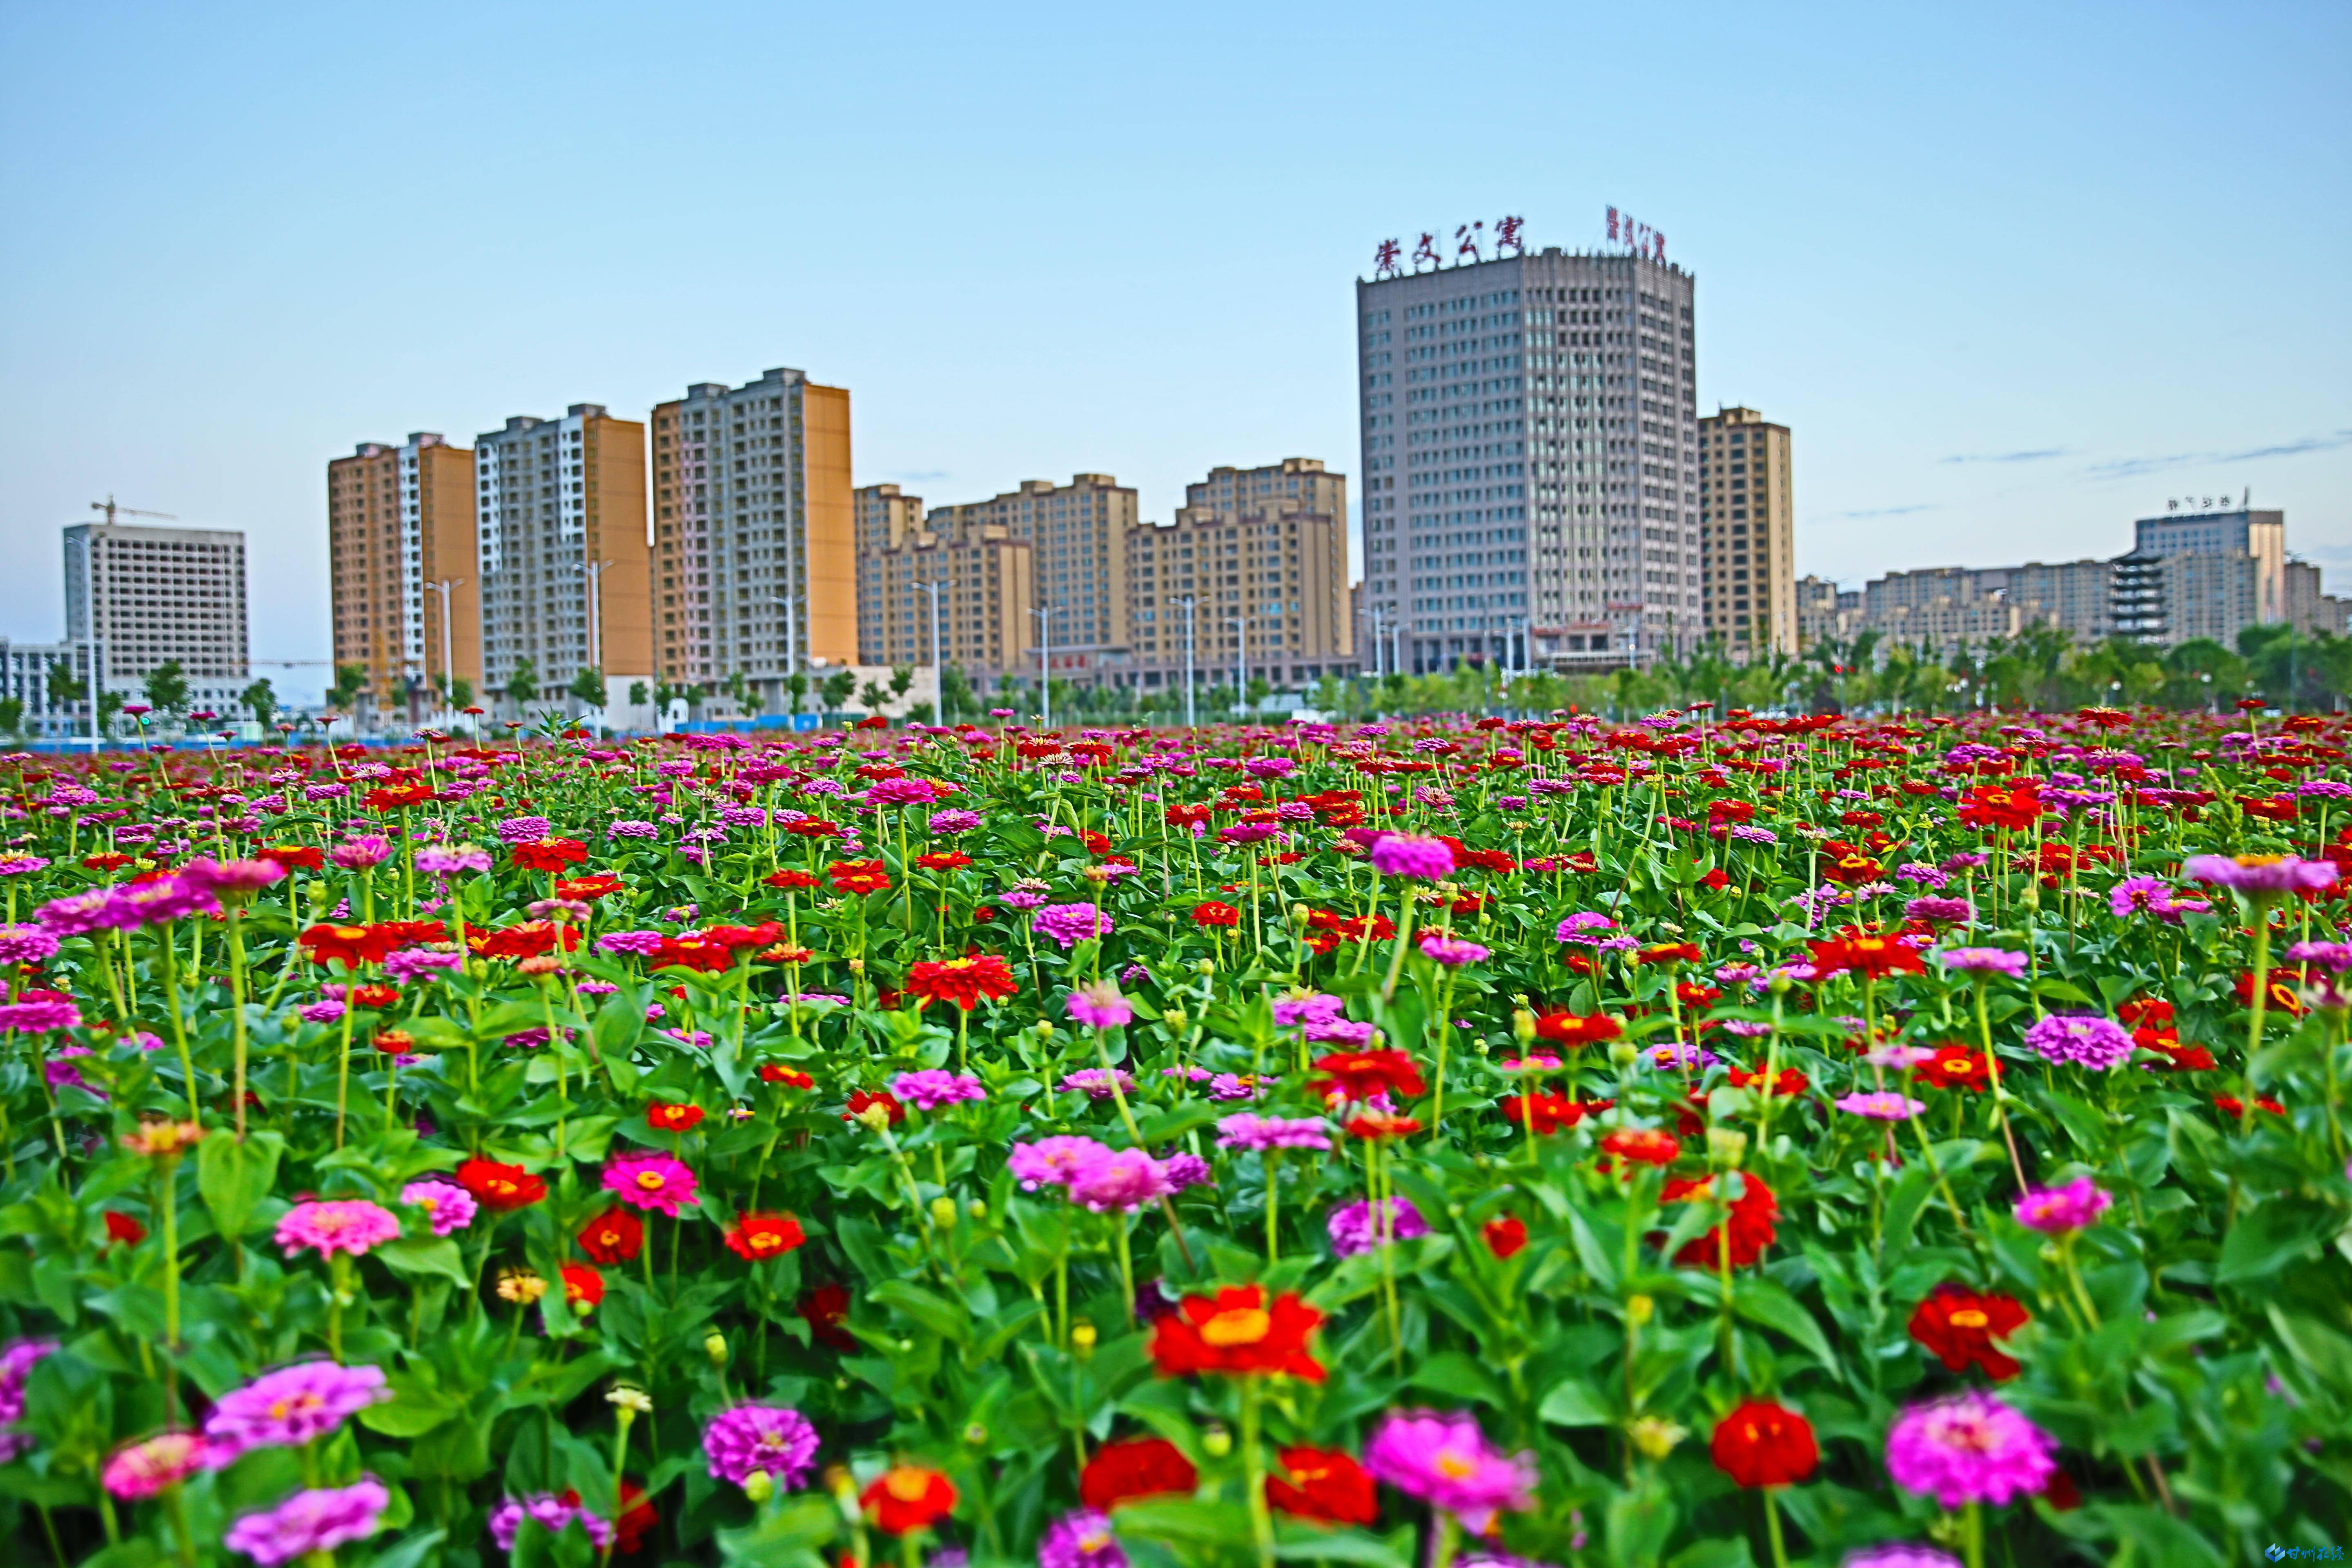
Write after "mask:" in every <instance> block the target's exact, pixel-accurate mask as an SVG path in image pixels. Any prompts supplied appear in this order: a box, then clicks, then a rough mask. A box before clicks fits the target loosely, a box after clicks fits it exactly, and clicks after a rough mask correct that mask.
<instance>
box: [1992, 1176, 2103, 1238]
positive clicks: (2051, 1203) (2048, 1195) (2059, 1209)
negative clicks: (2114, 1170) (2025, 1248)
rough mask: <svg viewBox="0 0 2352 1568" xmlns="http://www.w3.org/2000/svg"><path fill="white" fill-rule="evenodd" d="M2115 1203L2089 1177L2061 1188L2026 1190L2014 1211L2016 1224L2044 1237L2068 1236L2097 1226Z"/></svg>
mask: <svg viewBox="0 0 2352 1568" xmlns="http://www.w3.org/2000/svg"><path fill="white" fill-rule="evenodd" d="M2115 1201H2116V1200H2115V1199H2114V1198H2113V1197H2112V1196H2110V1195H2109V1194H2106V1193H2105V1192H2103V1191H2101V1190H2100V1189H2099V1187H2098V1186H2097V1185H2095V1184H2094V1183H2093V1182H2092V1180H2091V1178H2090V1177H2088V1176H2077V1177H2075V1178H2074V1180H2073V1181H2071V1182H2069V1183H2067V1184H2065V1185H2064V1186H2063V1187H2029V1188H2027V1189H2026V1193H2025V1195H2024V1196H2023V1197H2021V1198H2020V1199H2018V1200H2017V1207H2016V1209H2015V1210H2014V1211H2013V1212H2014V1213H2015V1214H2016V1215H2017V1223H2018V1224H2020V1225H2021V1226H2024V1227H2025V1228H2026V1229H2028V1230H2038V1231H2041V1232H2042V1234H2043V1235H2045V1236H2071V1235H2073V1234H2074V1232H2075V1231H2078V1230H2082V1229H2084V1228H2086V1227H2088V1226H2093V1225H2095V1224H2097V1223H2098V1219H2099V1216H2100V1215H2103V1214H2105V1213H2106V1212H2107V1208H2108V1206H2109V1205H2112V1204H2113V1203H2114V1202H2115Z"/></svg>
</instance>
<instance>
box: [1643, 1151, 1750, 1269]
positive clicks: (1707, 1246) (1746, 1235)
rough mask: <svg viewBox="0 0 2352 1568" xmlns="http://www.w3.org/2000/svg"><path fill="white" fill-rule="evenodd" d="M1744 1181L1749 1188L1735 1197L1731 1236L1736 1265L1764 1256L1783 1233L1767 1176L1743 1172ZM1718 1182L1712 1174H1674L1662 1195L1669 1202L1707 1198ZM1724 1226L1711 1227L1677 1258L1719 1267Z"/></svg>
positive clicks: (1687, 1263) (1695, 1265) (1689, 1263)
mask: <svg viewBox="0 0 2352 1568" xmlns="http://www.w3.org/2000/svg"><path fill="white" fill-rule="evenodd" d="M1740 1180H1741V1182H1742V1183H1743V1184H1745V1187H1744V1190H1743V1191H1742V1192H1741V1194H1740V1195H1739V1196H1738V1197H1736V1198H1734V1199H1732V1200H1731V1233H1730V1236H1729V1237H1728V1240H1729V1244H1730V1253H1731V1266H1732V1267H1733V1268H1747V1267H1748V1265H1750V1264H1752V1263H1754V1262H1755V1261H1756V1260H1757V1259H1758V1258H1761V1257H1763V1256H1764V1249H1765V1248H1766V1247H1769V1246H1771V1245H1772V1243H1773V1241H1774V1240H1775V1239H1776V1238H1777V1237H1779V1235H1780V1232H1779V1231H1778V1230H1777V1229H1775V1228H1774V1226H1773V1222H1774V1221H1775V1220H1777V1219H1779V1218H1780V1203H1779V1201H1778V1200H1777V1199H1775V1198H1774V1197H1773V1196H1772V1189H1771V1188H1770V1187H1768V1186H1766V1185H1765V1184H1764V1178H1762V1177H1761V1176H1759V1175H1757V1174H1756V1173H1754V1172H1752V1171H1749V1172H1745V1173H1742V1174H1741V1176H1740ZM1714 1182H1715V1178H1714V1177H1712V1176H1701V1177H1699V1178H1697V1179H1696V1180H1685V1179H1683V1178H1681V1177H1670V1178H1668V1180H1667V1182H1666V1185H1665V1190H1664V1192H1662V1193H1660V1194H1658V1195H1659V1197H1660V1198H1661V1199H1662V1200H1663V1201H1664V1202H1666V1203H1674V1202H1676V1201H1677V1200H1682V1199H1689V1200H1693V1201H1706V1200H1709V1199H1710V1198H1711V1196H1712V1194H1713V1193H1714ZM1723 1228H1724V1227H1723V1226H1719V1225H1718V1226H1710V1227H1709V1228H1708V1229H1707V1230H1706V1231H1705V1232H1703V1233H1702V1234H1701V1235H1700V1236H1699V1237H1698V1239H1697V1240H1696V1241H1693V1242H1691V1243H1689V1244H1688V1245H1686V1246H1685V1247H1684V1248H1683V1249H1682V1250H1681V1251H1680V1252H1677V1253H1675V1262H1676V1263H1679V1264H1681V1265H1682V1266H1683V1267H1684V1268H1717V1267H1718V1266H1719V1263H1720V1259H1719V1258H1718V1257H1717V1254H1718V1252H1719V1250H1720V1249H1721V1247H1722V1246H1723V1242H1724V1237H1723V1235H1722V1233H1723Z"/></svg>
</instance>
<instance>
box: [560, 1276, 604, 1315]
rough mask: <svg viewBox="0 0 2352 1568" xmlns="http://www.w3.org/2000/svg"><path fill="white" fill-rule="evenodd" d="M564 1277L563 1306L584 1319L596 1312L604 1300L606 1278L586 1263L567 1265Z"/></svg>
mask: <svg viewBox="0 0 2352 1568" xmlns="http://www.w3.org/2000/svg"><path fill="white" fill-rule="evenodd" d="M562 1276H563V1304H564V1305H565V1306H567V1307H569V1308H571V1309H572V1310H573V1311H574V1312H576V1313H578V1314H579V1315H580V1316H582V1317H583V1318H584V1317H586V1316H587V1315H588V1314H589V1313H591V1312H593V1311H594V1310H596V1303H597V1302H599V1301H602V1300H604V1276H603V1275H602V1274H599V1273H597V1272H596V1271H595V1270H594V1269H593V1268H589V1267H588V1266H587V1265H586V1264H584V1263H567V1264H565V1265H564V1266H563V1268H562Z"/></svg>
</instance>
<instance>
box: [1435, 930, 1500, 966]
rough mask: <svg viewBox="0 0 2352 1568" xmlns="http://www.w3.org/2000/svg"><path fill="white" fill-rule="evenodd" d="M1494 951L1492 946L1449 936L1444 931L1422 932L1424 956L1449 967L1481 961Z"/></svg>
mask: <svg viewBox="0 0 2352 1568" xmlns="http://www.w3.org/2000/svg"><path fill="white" fill-rule="evenodd" d="M1492 951H1493V950H1492V949H1491V948H1485V947H1481V946H1479V945H1478V944H1477V943H1476V942H1465V941H1463V940H1462V939H1461V938H1459V937H1454V936H1448V935H1446V934H1445V933H1444V931H1423V932H1422V933H1421V954H1422V956H1423V958H1426V959H1428V960H1429V961H1430V962H1432V963H1440V964H1443V965H1444V966H1445V967H1446V968H1448V969H1459V968H1461V967H1462V966H1463V965H1464V964H1465V963H1479V962H1481V961H1482V960H1484V959H1485V958H1486V957H1487V956H1488V954H1489V953H1490V952H1492Z"/></svg>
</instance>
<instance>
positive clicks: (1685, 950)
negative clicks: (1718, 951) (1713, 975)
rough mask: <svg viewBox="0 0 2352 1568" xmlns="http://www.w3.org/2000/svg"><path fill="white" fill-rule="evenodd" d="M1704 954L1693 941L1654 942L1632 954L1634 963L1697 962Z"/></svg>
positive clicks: (1701, 959) (1702, 959) (1703, 958)
mask: <svg viewBox="0 0 2352 1568" xmlns="http://www.w3.org/2000/svg"><path fill="white" fill-rule="evenodd" d="M1705 959H1706V954H1705V953H1703V952H1700V951H1699V949H1698V943H1696V942H1652V943H1651V944H1650V945H1649V946H1647V947H1645V948H1643V949H1642V951H1641V952H1637V953H1635V954H1634V955H1633V962H1634V963H1701V962H1703V961H1704V960H1705Z"/></svg>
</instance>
